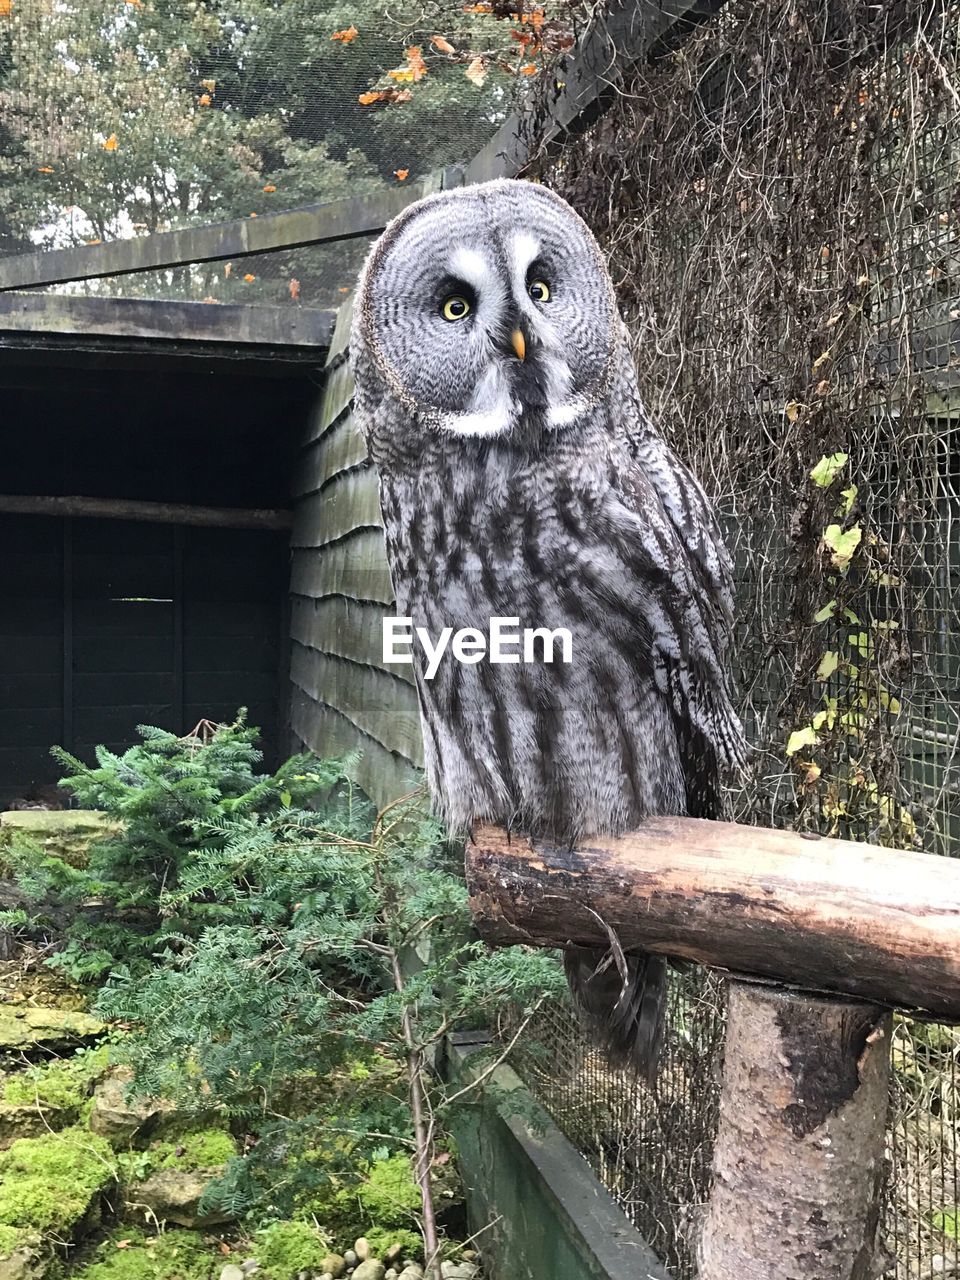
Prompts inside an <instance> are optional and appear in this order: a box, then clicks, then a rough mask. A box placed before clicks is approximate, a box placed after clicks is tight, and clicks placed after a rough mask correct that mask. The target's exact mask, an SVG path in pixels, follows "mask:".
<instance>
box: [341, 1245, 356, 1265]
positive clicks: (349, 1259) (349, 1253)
mask: <svg viewBox="0 0 960 1280" xmlns="http://www.w3.org/2000/svg"><path fill="white" fill-rule="evenodd" d="M343 1261H344V1265H345V1266H348V1267H355V1266H356V1265H357V1255H356V1254H355V1253H354V1251H353V1250H352V1249H347V1250H346V1252H345V1253H344V1255H343Z"/></svg>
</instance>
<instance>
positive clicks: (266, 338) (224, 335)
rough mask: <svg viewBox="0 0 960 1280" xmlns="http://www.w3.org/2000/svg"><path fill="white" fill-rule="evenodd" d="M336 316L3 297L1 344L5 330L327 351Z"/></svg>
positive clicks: (230, 306)
mask: <svg viewBox="0 0 960 1280" xmlns="http://www.w3.org/2000/svg"><path fill="white" fill-rule="evenodd" d="M0 261H2V260H0ZM335 320H336V312H334V311H324V310H322V309H319V308H316V307H294V306H290V307H274V306H267V305H263V306H261V305H259V304H255V303H254V304H251V303H243V304H240V303H222V304H217V305H216V306H214V305H213V304H211V303H204V302H168V301H165V300H160V299H150V298H75V297H67V296H65V295H63V294H58V293H8V294H2V295H0V345H2V344H3V338H4V334H8V333H42V334H47V335H51V334H69V335H79V336H83V337H100V338H114V337H117V338H146V339H154V338H156V339H160V340H163V341H171V342H211V343H229V344H231V345H233V346H238V345H244V344H248V343H249V344H250V345H256V346H267V347H309V348H311V349H315V350H320V351H324V350H326V348H327V347H328V346H329V345H330V338H331V336H332V334H333V326H334V323H335Z"/></svg>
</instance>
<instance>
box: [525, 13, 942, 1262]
mask: <svg viewBox="0 0 960 1280" xmlns="http://www.w3.org/2000/svg"><path fill="white" fill-rule="evenodd" d="M958 17H960V10H958V9H957V7H956V5H955V4H950V3H945V2H943V0H940V2H938V3H935V4H932V5H931V4H927V5H912V4H911V5H906V6H904V5H894V4H889V3H881V4H879V5H867V4H862V3H859V2H858V0H830V3H826V2H824V0H785V2H783V3H778V4H774V5H754V4H752V3H746V2H744V3H739V2H738V0H731V2H730V3H728V4H727V5H726V6H725V7H724V8H723V9H722V10H721V11H720V13H719V14H718V15H717V16H715V17H714V18H712V19H710V20H709V21H707V22H705V23H704V24H703V25H701V26H700V27H699V28H698V29H697V30H696V31H694V32H693V33H692V35H690V37H689V38H688V39H687V40H686V41H685V42H684V43H683V44H682V45H681V46H679V47H677V48H675V49H673V50H672V51H666V52H664V53H663V54H662V56H658V57H655V58H651V59H649V60H647V61H645V62H644V63H643V64H642V65H640V66H639V67H635V68H634V69H633V70H631V71H629V72H626V73H621V74H618V73H617V70H616V68H614V69H613V71H612V72H611V79H612V80H613V81H614V85H615V90H616V93H615V98H614V106H613V108H612V109H611V110H610V111H609V112H608V113H607V114H606V115H605V116H604V117H603V118H602V119H601V120H600V121H599V122H598V123H597V124H595V125H594V126H593V127H592V128H591V129H590V130H589V131H588V132H586V133H585V134H584V135H583V136H581V137H579V138H577V139H575V140H568V142H567V143H566V144H565V145H564V146H563V147H562V148H559V149H553V150H552V151H548V152H546V153H545V154H544V155H542V156H541V160H540V166H539V167H540V176H541V177H542V178H543V180H545V181H546V182H548V183H549V184H550V185H552V186H554V187H556V188H557V189H558V190H559V191H560V192H561V193H562V194H563V195H565V196H566V197H567V198H568V199H569V200H570V201H571V203H572V204H573V205H574V206H575V208H577V209H578V211H580V212H581V213H582V214H583V215H584V217H585V218H586V219H587V221H588V222H589V223H590V225H591V226H592V227H593V229H594V230H595V232H596V233H597V235H598V237H599V239H600V242H601V244H602V245H603V247H604V249H605V250H606V252H607V254H608V256H609V258H610V261H611V263H612V266H613V271H614V276H615V279H616V280H617V283H618V287H619V291H620V296H621V300H622V303H623V305H624V307H625V309H626V311H627V312H628V314H629V318H630V322H631V329H632V332H633V333H634V336H635V350H636V355H637V363H638V368H639V370H640V375H641V381H642V385H643V388H644V392H645V396H646V400H647V403H648V407H649V408H650V409H651V410H652V411H653V412H654V413H655V414H656V416H657V417H658V418H659V420H660V421H661V422H662V423H663V425H664V428H665V430H666V431H667V433H668V435H669V436H670V437H671V439H672V440H673V441H674V443H675V444H676V447H677V449H678V452H679V453H680V454H681V456H683V457H684V458H685V459H687V460H689V461H690V462H691V464H692V465H693V467H694V468H695V470H696V471H697V472H698V474H699V475H700V476H701V477H702V479H703V481H704V483H705V485H706V487H707V489H708V490H709V491H710V492H711V493H712V494H713V495H714V496H715V498H716V500H717V503H718V507H719V510H720V512H721V515H722V519H723V523H724V527H725V531H726V534H727V538H728V542H729V545H730V548H731V551H732V553H733V555H734V559H735V564H736V579H737V595H738V642H737V645H736V652H737V662H738V666H739V677H740V688H741V699H742V707H743V712H744V718H745V721H746V724H747V729H748V733H749V736H750V740H751V742H752V744H753V748H754V752H753V758H752V761H751V766H750V769H749V771H748V774H747V776H746V778H745V779H744V780H743V781H742V783H741V784H739V785H738V787H737V789H736V790H735V791H734V792H733V793H732V794H731V803H730V816H732V817H735V818H737V819H738V820H740V821H745V822H756V823H760V824H765V825H774V826H789V827H795V828H798V829H801V830H810V831H818V832H821V833H824V834H831V835H841V836H844V837H846V838H849V839H853V840H871V841H875V842H878V843H881V844H887V845H890V846H893V847H917V848H923V849H926V850H928V851H930V852H933V853H939V854H946V855H954V856H956V855H958V854H960V612H958V610H960V534H958V528H960V526H958V519H960V257H958V252H960V239H958V235H960V184H958V173H960V166H958V160H960V50H958V32H960V24H958ZM537 1036H538V1038H539V1040H540V1042H541V1043H542V1044H543V1045H545V1046H546V1053H547V1055H548V1058H549V1061H550V1063H551V1066H550V1069H549V1071H547V1070H542V1069H540V1068H539V1067H538V1058H537V1052H536V1051H534V1050H533V1049H532V1048H529V1049H528V1050H527V1057H526V1059H525V1061H524V1063H523V1070H524V1071H525V1072H526V1074H527V1076H528V1077H529V1078H530V1079H531V1080H533V1081H534V1083H535V1086H536V1088H537V1091H538V1093H539V1095H540V1097H541V1098H542V1099H543V1100H544V1102H545V1103H546V1105H547V1106H548V1108H549V1109H550V1110H551V1112H552V1113H553V1115H554V1116H555V1118H556V1119H557V1120H558V1122H559V1124H560V1125H561V1127H562V1128H564V1129H565V1130H566V1132H567V1133H568V1134H569V1135H570V1136H571V1137H572V1139H573V1140H574V1141H575V1142H576V1143H577V1144H578V1145H579V1147H580V1149H581V1150H582V1151H583V1152H584V1153H585V1155H586V1156H587V1158H588V1160H589V1161H590V1163H591V1164H592V1166H593V1167H594V1169H595V1170H596V1171H597V1172H598V1174H599V1175H600V1177H601V1178H602V1180H603V1181H604V1182H605V1184H606V1185H607V1186H608V1187H609V1188H610V1189H611V1190H612V1191H613V1193H614V1194H615V1196H616V1197H617V1198H618V1200H619V1201H620V1203H621V1204H622V1205H623V1207H624V1208H625V1209H626V1211H627V1212H628V1214H629V1215H630V1216H631V1217H632V1218H633V1219H634V1221H635V1222H636V1223H637V1225H638V1226H639V1227H640V1228H641V1230H642V1231H643V1232H644V1234H645V1235H646V1236H647V1237H648V1239H649V1240H650V1242H651V1243H652V1244H653V1245H654V1247H655V1248H656V1249H657V1250H658V1252H659V1253H660V1255H661V1256H662V1258H663V1259H664V1261H665V1262H666V1263H667V1265H668V1266H669V1267H670V1269H671V1270H672V1272H673V1273H674V1274H675V1275H677V1276H678V1277H682V1278H684V1280H686V1278H687V1277H691V1276H693V1275H694V1273H695V1258H694V1245H693V1242H694V1240H695V1237H696V1227H697V1221H698V1216H699V1212H700V1207H701V1206H702V1204H703V1202H704V1198H705V1195H706V1193H707V1190H708V1187H707V1181H708V1170H709V1163H710V1147H711V1143H712V1138H713V1133H714V1129H715V1124H716V1116H717V1087H718V1075H719V1069H720V1054H721V1044H722V1001H721V991H720V988H719V987H718V985H717V984H715V982H714V981H713V980H712V979H711V980H707V981H706V983H705V985H702V986H700V985H698V984H697V983H696V981H694V979H693V978H692V977H691V976H690V975H688V974H681V975H678V976H677V977H676V978H675V980H674V987H673V1004H672V1016H671V1030H670V1033H669V1037H668V1051H667V1054H666V1058H665V1061H664V1064H663V1070H662V1072H661V1076H660V1080H659V1082H658V1085H657V1088H656V1089H655V1090H654V1091H653V1092H649V1091H647V1090H645V1089H644V1088H643V1087H642V1086H639V1085H635V1084H634V1083H632V1082H631V1081H630V1080H629V1079H627V1078H625V1077H623V1076H622V1075H618V1074H617V1073H611V1072H609V1071H608V1070H607V1069H606V1068H605V1067H604V1065H603V1063H602V1061H600V1060H599V1059H598V1058H597V1057H596V1055H594V1054H592V1053H591V1051H590V1050H589V1048H588V1047H586V1046H585V1045H584V1044H583V1043H582V1041H581V1040H580V1038H579V1035H578V1033H577V1031H576V1029H575V1027H574V1025H573V1023H572V1022H571V1021H570V1019H569V1016H568V1015H567V1014H566V1013H565V1012H560V1011H552V1012H551V1013H550V1014H549V1015H548V1016H546V1017H545V1019H544V1020H543V1022H542V1023H541V1025H540V1027H539V1028H538V1031H537ZM958 1051H960V1035H958V1033H957V1031H956V1030H954V1029H952V1028H948V1027H939V1026H934V1025H930V1024H924V1023H920V1022H917V1021H914V1020H912V1019H906V1018H901V1019H899V1020H898V1022H897V1024H896V1033H895V1037H894V1045H893V1065H894V1086H893V1088H894V1098H893V1106H892V1109H891V1120H890V1128H889V1144H888V1157H889V1168H890V1177H889V1180H888V1191H887V1207H886V1221H885V1228H884V1239H885V1245H886V1249H887V1251H888V1255H889V1257H888V1273H889V1274H893V1275H896V1276H897V1277H899V1280H929V1278H930V1277H934V1276H957V1275H960V1255H958V1237H960V1208H958V1204H960V1196H958V1169H960V1165H958V1153H957V1149H956V1136H957V1122H958V1114H957V1103H958V1097H957V1086H958V1074H957V1056H958Z"/></svg>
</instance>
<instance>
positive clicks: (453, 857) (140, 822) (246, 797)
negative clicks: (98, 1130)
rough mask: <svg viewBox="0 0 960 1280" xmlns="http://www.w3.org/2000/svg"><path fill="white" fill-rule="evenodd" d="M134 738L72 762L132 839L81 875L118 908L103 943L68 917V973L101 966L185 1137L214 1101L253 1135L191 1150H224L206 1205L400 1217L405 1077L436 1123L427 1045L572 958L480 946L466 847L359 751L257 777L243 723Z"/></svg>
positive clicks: (535, 995) (165, 1153) (108, 1005)
mask: <svg viewBox="0 0 960 1280" xmlns="http://www.w3.org/2000/svg"><path fill="white" fill-rule="evenodd" d="M142 733H143V743H142V744H141V745H138V746H137V747H134V748H132V749H131V750H130V751H128V752H126V753H125V754H124V755H123V756H121V757H117V756H113V755H111V754H110V753H109V752H106V751H102V750H101V751H100V752H99V754H98V765H97V767H96V768H94V769H88V768H86V767H84V766H83V765H81V764H80V763H79V762H78V761H71V760H70V759H69V757H62V758H63V759H65V760H66V761H67V763H68V764H69V766H70V768H71V776H70V777H69V778H68V779H67V782H66V784H65V785H68V786H69V787H71V788H72V789H73V790H74V792H75V793H76V794H77V795H78V796H79V798H80V799H81V801H82V802H83V803H84V804H86V805H89V806H96V807H100V808H103V809H106V810H107V812H108V813H109V814H110V816H111V818H115V819H116V821H117V823H118V824H119V825H120V828H121V832H120V834H119V835H117V836H116V837H114V838H111V839H109V840H107V841H104V842H103V843H99V844H97V845H96V846H95V847H94V849H93V850H92V851H91V858H90V865H89V867H88V868H87V870H86V871H77V870H76V869H73V868H71V869H70V873H69V880H68V883H69V885H70V886H71V888H72V889H73V890H74V891H76V892H77V893H83V894H85V895H89V894H91V893H92V892H94V886H95V891H96V893H97V894H98V895H99V896H100V897H101V898H105V899H106V900H107V901H108V902H109V904H110V910H109V912H108V913H107V914H108V919H107V920H106V921H104V922H102V923H101V924H100V925H98V926H96V932H94V933H91V928H92V926H90V925H89V924H75V925H73V926H71V935H70V942H69V946H68V949H67V952H66V962H67V963H69V964H70V965H72V966H74V967H76V965H77V964H78V963H80V962H83V961H84V959H85V958H86V959H85V962H86V963H87V964H88V965H90V966H92V965H93V964H94V963H95V962H96V963H99V964H100V965H101V967H102V968H107V969H108V970H109V979H108V981H107V982H106V985H105V986H104V987H103V989H102V990H101V992H100V995H99V997H98V1001H97V1011H98V1012H99V1013H100V1014H102V1015H103V1016H106V1017H108V1018H115V1019H119V1020H121V1021H123V1022H124V1023H127V1024H130V1025H132V1026H133V1027H134V1028H136V1030H134V1031H133V1032H132V1033H130V1034H128V1035H127V1036H125V1037H124V1039H123V1040H122V1042H121V1043H120V1044H118V1045H117V1046H116V1048H115V1050H114V1056H115V1057H116V1058H119V1059H120V1060H122V1061H126V1062H128V1063H129V1064H130V1065H131V1066H132V1067H133V1070H134V1076H135V1087H136V1090H137V1091H138V1092H140V1093H145V1094H151V1095H153V1096H157V1097H170V1098H173V1099H175V1100H176V1101H177V1103H178V1105H179V1107H180V1109H181V1111H182V1112H183V1114H184V1115H185V1116H186V1117H187V1118H189V1117H190V1116H191V1115H193V1116H194V1117H196V1119H195V1121H194V1124H195V1126H196V1125H197V1124H201V1125H204V1126H208V1125H209V1120H208V1119H200V1117H209V1115H210V1112H211V1108H213V1109H215V1110H216V1112H217V1113H218V1114H219V1115H222V1116H223V1117H224V1118H225V1122H229V1124H230V1127H231V1128H232V1129H233V1131H234V1132H235V1133H240V1132H241V1131H242V1132H245V1133H247V1134H251V1135H253V1136H254V1141H252V1142H248V1143H246V1144H245V1147H244V1153H243V1154H242V1155H240V1154H237V1153H236V1152H235V1148H234V1144H233V1141H232V1139H231V1138H230V1137H229V1136H228V1135H226V1134H224V1133H223V1132H221V1131H216V1132H215V1133H213V1134H210V1133H207V1134H206V1136H205V1137H202V1138H201V1137H200V1135H198V1134H194V1136H193V1137H191V1136H189V1135H185V1136H183V1137H181V1138H180V1139H179V1140H178V1142H177V1145H176V1147H175V1150H179V1152H180V1155H179V1156H177V1157H175V1159H176V1160H177V1161H179V1162H180V1163H181V1164H182V1162H183V1161H184V1160H188V1161H190V1160H192V1161H193V1162H194V1163H196V1161H197V1160H200V1155H199V1154H198V1152H197V1151H195V1150H194V1144H199V1145H201V1146H202V1147H203V1151H204V1155H203V1162H205V1161H206V1160H207V1158H208V1157H209V1160H210V1163H212V1164H214V1165H216V1166H219V1165H222V1164H223V1163H224V1162H226V1169H225V1171H224V1173H223V1176H222V1177H220V1178H219V1179H218V1180H217V1181H216V1182H215V1183H214V1184H213V1185H212V1186H211V1187H210V1188H209V1189H208V1192H207V1193H206V1195H205V1204H207V1205H208V1206H209V1207H210V1208H222V1209H226V1210H228V1211H229V1212H230V1213H231V1214H234V1215H238V1214H247V1215H248V1216H249V1217H250V1218H251V1220H253V1221H256V1220H257V1219H259V1220H261V1221H262V1220H263V1219H264V1218H267V1219H277V1218H280V1217H285V1216H286V1217H299V1218H305V1217H308V1216H309V1215H310V1214H315V1215H316V1217H317V1220H318V1221H319V1222H320V1223H321V1224H322V1225H323V1226H324V1227H329V1228H331V1229H333V1228H334V1227H336V1226H341V1227H344V1228H346V1227H347V1226H348V1225H350V1226H352V1225H353V1224H355V1223H356V1221H357V1219H358V1218H360V1219H362V1221H363V1225H364V1226H367V1225H369V1226H370V1227H380V1228H383V1229H388V1228H390V1227H394V1226H396V1227H398V1228H399V1227H410V1225H411V1223H412V1217H411V1214H412V1211H413V1210H414V1209H416V1208H417V1206H418V1204H419V1200H418V1194H419V1193H418V1189H417V1188H416V1187H415V1186H414V1184H413V1181H412V1179H411V1176H410V1160H409V1154H408V1153H409V1151H410V1138H411V1118H410V1110H409V1101H408V1093H409V1088H410V1080H411V1070H415V1071H416V1073H417V1078H418V1079H420V1081H421V1087H423V1088H424V1089H425V1090H426V1091H428V1093H429V1101H430V1108H431V1111H432V1113H433V1115H434V1116H435V1118H436V1120H437V1123H438V1125H440V1126H442V1123H443V1119H444V1116H445V1114H446V1101H445V1095H444V1091H443V1088H442V1087H441V1086H440V1085H439V1084H438V1083H437V1082H436V1081H434V1080H432V1079H431V1078H429V1077H428V1076H427V1075H426V1073H425V1072H424V1069H423V1054H424V1051H425V1050H426V1049H427V1048H428V1047H429V1046H430V1045H431V1044H432V1043H433V1042H434V1041H435V1040H437V1039H438V1038H439V1037H441V1036H442V1035H444V1034H446V1032H447V1031H449V1030H455V1029H456V1028H458V1027H465V1026H469V1025H476V1024H477V1023H484V1022H486V1021H489V1020H490V1019H491V1018H492V1017H493V1016H495V1014H496V1011H497V1010H498V1009H500V1008H502V1007H504V1006H506V1005H507V1004H510V1005H511V1006H515V1005H517V1004H519V1005H520V1006H521V1007H522V1006H523V1005H524V1004H529V1005H531V1006H532V1005H533V1004H534V1003H535V1002H536V1001H538V1000H541V999H543V998H544V996H545V995H546V994H548V993H550V992H552V991H559V990H561V989H562V986H563V979H562V975H561V974H560V970H559V967H558V966H557V964H556V962H555V961H554V960H553V959H552V958H550V957H548V956H545V955H544V954H543V953H539V952H527V951H524V950H522V949H519V948H516V949H513V950H504V951H498V952H495V953H491V952H489V951H488V950H487V949H486V947H485V946H484V945H483V944H482V943H480V942H479V941H478V940H477V939H476V938H475V937H474V936H473V934H472V931H471V925H470V916H469V910H468V906H467V894H466V889H465V886H464V884H463V881H462V872H461V867H462V861H461V859H462V851H461V850H460V849H459V848H453V847H451V846H449V845H448V844H447V842H446V840H445V837H444V833H443V831H442V829H441V828H440V827H439V825H438V824H437V823H436V822H435V821H434V820H433V819H432V818H430V817H428V816H427V815H426V814H425V813H424V812H423V810H422V809H421V808H419V807H418V806H417V804H416V803H415V802H414V801H409V802H407V803H404V804H401V805H399V806H397V807H396V808H395V809H393V810H390V811H387V812H386V813H385V814H384V815H380V816H379V817H378V815H377V814H376V812H375V810H374V809H373V807H372V806H371V805H370V804H369V802H368V801H367V800H366V799H365V798H364V797H363V796H362V795H361V794H360V793H359V792H358V791H357V789H356V787H355V786H354V785H353V783H352V782H351V779H350V767H351V762H350V761H322V762H321V761H317V760H313V759H306V758H297V759H294V760H291V761H289V762H288V763H287V764H285V765H284V766H283V767H282V768H281V769H280V770H279V771H278V772H277V773H276V774H274V775H266V776H263V775H259V774H257V773H256V772H255V765H256V763H257V761H258V756H257V753H256V750H255V748H254V745H253V743H254V733H253V731H252V730H250V729H248V728H247V727H246V726H244V725H243V723H242V722H238V723H237V724H236V725H232V726H228V727H224V728H220V729H218V730H217V731H216V732H214V733H212V734H208V736H207V737H206V738H205V739H203V740H201V739H197V738H193V739H188V740H186V741H182V740H179V739H176V738H174V737H172V735H170V734H166V733H161V732H160V731H158V730H155V729H145V730H143V731H142ZM55 870H56V871H57V873H58V874H62V872H61V869H60V868H56V869H55ZM130 909H135V911H136V913H137V914H136V917H135V919H136V924H137V928H134V927H133V922H132V921H131V922H129V923H128V922H127V920H126V918H125V914H124V913H125V912H127V911H128V910H130ZM91 957H93V958H91ZM408 1018H409V1031H410V1035H411V1036H412V1040H411V1042H410V1043H408V1040H407V1028H406V1027H405V1024H406V1020H407V1019H408ZM411 1055H413V1056H412V1057H411ZM441 1132H442V1128H440V1129H438V1130H437V1133H438V1134H439V1133H441ZM211 1143H212V1144H213V1146H214V1147H216V1150H215V1151H213V1154H212V1155H211V1154H210V1153H211V1151H212V1147H210V1144H211ZM168 1157H170V1151H169V1150H168V1149H167V1148H165V1147H164V1145H163V1144H159V1145H157V1144H155V1145H154V1147H153V1148H151V1150H150V1151H148V1152H146V1153H133V1154H132V1155H131V1156H130V1158H129V1159H130V1160H131V1161H133V1162H134V1163H136V1164H137V1168H136V1169H134V1168H132V1167H129V1168H126V1170H125V1171H126V1175H127V1176H130V1177H137V1176H139V1177H142V1176H144V1174H145V1172H146V1171H147V1168H148V1167H150V1168H153V1167H156V1166H157V1165H158V1163H162V1162H164V1161H165V1160H166V1159H167V1158H168ZM214 1157H215V1158H214ZM124 1159H126V1157H124Z"/></svg>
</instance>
